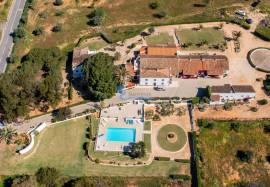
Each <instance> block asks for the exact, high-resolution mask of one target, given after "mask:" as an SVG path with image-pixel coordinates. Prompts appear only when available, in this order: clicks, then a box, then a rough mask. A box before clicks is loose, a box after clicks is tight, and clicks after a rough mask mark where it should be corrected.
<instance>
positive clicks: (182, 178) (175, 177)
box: [169, 175, 191, 181]
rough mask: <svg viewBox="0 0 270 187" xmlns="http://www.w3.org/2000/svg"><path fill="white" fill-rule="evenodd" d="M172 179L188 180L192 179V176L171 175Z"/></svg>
mask: <svg viewBox="0 0 270 187" xmlns="http://www.w3.org/2000/svg"><path fill="white" fill-rule="evenodd" d="M169 177H170V179H173V180H183V181H188V180H191V176H189V175H170V176H169Z"/></svg>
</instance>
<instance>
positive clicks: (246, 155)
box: [236, 150, 253, 162]
mask: <svg viewBox="0 0 270 187" xmlns="http://www.w3.org/2000/svg"><path fill="white" fill-rule="evenodd" d="M236 157H237V158H238V159H239V160H240V161H242V162H250V161H251V159H252V157H253V152H252V151H243V150H238V151H237V153H236Z"/></svg>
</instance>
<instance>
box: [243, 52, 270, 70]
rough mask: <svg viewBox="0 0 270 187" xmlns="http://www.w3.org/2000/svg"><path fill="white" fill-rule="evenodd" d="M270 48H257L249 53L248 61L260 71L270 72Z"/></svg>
mask: <svg viewBox="0 0 270 187" xmlns="http://www.w3.org/2000/svg"><path fill="white" fill-rule="evenodd" d="M269 59H270V49H269V48H262V47H261V48H256V49H253V50H251V51H250V52H249V53H248V61H249V63H250V64H251V66H252V67H254V68H256V69H257V70H259V71H264V72H270V61H269Z"/></svg>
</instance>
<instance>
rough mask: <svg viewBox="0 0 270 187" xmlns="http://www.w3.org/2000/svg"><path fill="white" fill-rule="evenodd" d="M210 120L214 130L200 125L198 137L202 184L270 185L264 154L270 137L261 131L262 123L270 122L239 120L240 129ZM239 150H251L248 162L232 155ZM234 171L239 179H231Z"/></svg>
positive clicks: (228, 123) (269, 147) (268, 145)
mask: <svg viewBox="0 0 270 187" xmlns="http://www.w3.org/2000/svg"><path fill="white" fill-rule="evenodd" d="M213 123H214V128H213V129H208V128H203V129H201V131H200V134H199V136H198V149H199V152H200V158H201V159H200V160H201V161H200V168H201V171H200V173H201V176H202V181H203V183H204V185H203V186H223V184H224V183H226V184H227V185H228V186H230V185H232V184H233V183H235V182H240V181H243V182H261V186H269V184H270V179H269V172H267V167H268V166H267V163H266V162H267V161H266V158H265V156H266V155H267V154H269V153H270V138H269V134H266V133H265V132H264V131H263V124H269V121H257V122H256V121H255V122H240V123H241V124H240V128H239V132H236V131H234V130H230V123H231V122H222V121H220V122H213ZM238 150H245V151H247V150H248V151H252V152H253V155H254V156H253V158H252V161H251V163H243V162H241V161H239V160H238V159H237V158H236V156H235V155H236V153H237V151H238ZM268 164H269V163H268ZM220 166H222V169H220ZM236 173H237V176H239V177H240V178H238V179H236V180H234V179H233V177H232V175H233V174H236Z"/></svg>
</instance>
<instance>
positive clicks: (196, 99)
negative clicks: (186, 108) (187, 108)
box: [191, 97, 200, 105]
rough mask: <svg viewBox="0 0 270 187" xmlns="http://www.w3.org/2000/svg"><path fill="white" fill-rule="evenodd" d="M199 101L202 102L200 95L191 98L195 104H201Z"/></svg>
mask: <svg viewBox="0 0 270 187" xmlns="http://www.w3.org/2000/svg"><path fill="white" fill-rule="evenodd" d="M199 102H200V98H199V97H193V98H192V99H191V103H192V104H193V105H197V104H199Z"/></svg>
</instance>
